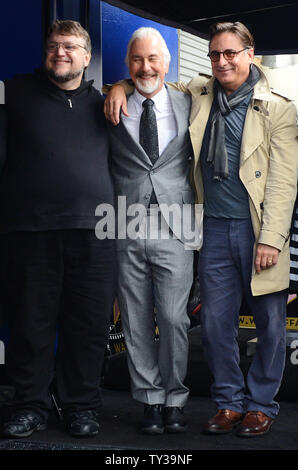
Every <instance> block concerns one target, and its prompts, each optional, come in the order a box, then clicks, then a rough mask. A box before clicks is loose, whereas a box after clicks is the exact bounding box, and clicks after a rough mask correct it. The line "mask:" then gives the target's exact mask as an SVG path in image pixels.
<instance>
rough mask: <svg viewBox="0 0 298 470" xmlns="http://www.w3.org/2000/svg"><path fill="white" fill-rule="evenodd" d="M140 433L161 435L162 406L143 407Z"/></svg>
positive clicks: (162, 428)
mask: <svg viewBox="0 0 298 470" xmlns="http://www.w3.org/2000/svg"><path fill="white" fill-rule="evenodd" d="M141 431H142V432H144V433H145V434H162V433H163V432H164V423H163V416H162V405H146V404H145V405H144V418H143V421H142V423H141Z"/></svg>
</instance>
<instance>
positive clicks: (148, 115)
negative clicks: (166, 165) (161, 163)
mask: <svg viewBox="0 0 298 470" xmlns="http://www.w3.org/2000/svg"><path fill="white" fill-rule="evenodd" d="M142 104H143V108H144V109H143V112H142V115H141V121H140V144H141V146H142V147H143V149H144V150H145V152H146V153H147V155H148V157H149V158H150V160H151V162H152V164H153V165H154V163H155V162H156V160H157V159H158V157H159V149H158V134H157V123H156V116H155V112H154V109H153V105H154V101H152V100H150V99H147V100H145V101H143V103H142ZM151 204H158V201H157V199H156V195H155V192H154V190H153V191H152V194H151V198H150V201H149V205H151Z"/></svg>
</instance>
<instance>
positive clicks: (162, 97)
mask: <svg viewBox="0 0 298 470" xmlns="http://www.w3.org/2000/svg"><path fill="white" fill-rule="evenodd" d="M133 97H134V100H135V104H136V106H137V109H138V111H141V110H143V106H142V103H143V101H145V100H146V99H147V98H145V96H143V95H141V93H139V92H138V90H137V89H136V88H135V89H134V92H133ZM167 98H168V91H167V89H166V87H165V86H163V87H162V89H161V90H160V91H159V92H158V93H157V94H156V95H154V96H152V98H150V99H151V100H152V101H154V106H155V108H156V110H157V111H159V112H161V111H162V110H163V109H164V104H165V102H166V100H167Z"/></svg>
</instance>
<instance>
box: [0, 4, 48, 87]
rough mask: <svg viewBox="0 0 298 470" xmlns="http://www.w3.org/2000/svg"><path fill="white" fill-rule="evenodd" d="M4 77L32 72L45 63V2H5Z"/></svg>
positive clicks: (0, 71) (0, 20)
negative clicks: (43, 52)
mask: <svg viewBox="0 0 298 470" xmlns="http://www.w3.org/2000/svg"><path fill="white" fill-rule="evenodd" d="M0 44H1V47H0V80H4V79H6V78H10V77H12V76H13V75H15V74H18V73H27V72H31V71H32V70H34V69H35V68H38V67H40V65H41V63H42V2H41V1H36V0H26V1H25V2H24V1H23V0H13V1H11V2H7V1H5V2H1V15H0Z"/></svg>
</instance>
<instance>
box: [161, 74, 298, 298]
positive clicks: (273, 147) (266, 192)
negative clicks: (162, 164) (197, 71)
mask: <svg viewBox="0 0 298 470" xmlns="http://www.w3.org/2000/svg"><path fill="white" fill-rule="evenodd" d="M261 75H262V76H261V79H260V80H259V82H258V83H257V85H256V86H255V88H254V93H253V97H252V100H251V103H250V104H249V107H248V110H247V115H246V119H245V125H244V130H243V136H242V145H241V152H240V168H239V177H240V179H241V181H242V183H243V184H244V186H245V188H246V190H247V192H248V195H249V207H250V213H251V219H252V224H253V229H254V233H255V239H256V243H255V247H254V250H255V249H256V244H257V243H265V244H267V245H271V246H274V247H276V248H277V249H278V250H280V253H279V259H278V263H277V264H276V265H275V266H272V267H271V268H269V269H265V270H263V271H262V272H261V273H259V274H258V273H256V271H255V267H254V263H253V266H252V280H251V289H252V292H253V295H262V294H268V293H270V292H278V291H280V290H283V289H286V288H287V287H288V286H289V270H290V254H289V230H290V225H291V217H292V213H293V206H294V202H295V199H296V193H297V174H298V142H297V126H296V108H295V106H294V104H293V103H290V102H289V101H288V100H287V99H286V98H283V97H281V96H279V95H278V94H276V93H274V92H273V91H272V90H270V86H269V84H268V81H267V79H266V77H265V75H264V73H263V72H262V71H261ZM213 82H214V78H211V79H210V80H208V81H207V79H206V78H204V77H196V78H194V79H193V80H192V81H191V82H190V83H189V84H187V85H185V84H183V83H177V84H175V85H174V84H173V85H172V86H175V88H178V89H180V90H181V91H184V92H187V93H190V94H191V95H192V111H191V116H190V128H189V130H190V136H191V141H192V145H193V150H194V173H193V177H194V185H195V188H196V193H197V202H198V203H200V204H202V203H203V202H204V188H203V181H202V173H201V165H200V162H199V157H200V151H201V145H202V140H203V136H204V132H205V128H206V124H207V121H208V117H209V113H210V109H211V105H212V102H213V98H214V96H213ZM170 86H171V85H170Z"/></svg>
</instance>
